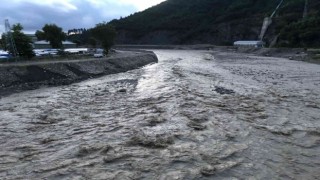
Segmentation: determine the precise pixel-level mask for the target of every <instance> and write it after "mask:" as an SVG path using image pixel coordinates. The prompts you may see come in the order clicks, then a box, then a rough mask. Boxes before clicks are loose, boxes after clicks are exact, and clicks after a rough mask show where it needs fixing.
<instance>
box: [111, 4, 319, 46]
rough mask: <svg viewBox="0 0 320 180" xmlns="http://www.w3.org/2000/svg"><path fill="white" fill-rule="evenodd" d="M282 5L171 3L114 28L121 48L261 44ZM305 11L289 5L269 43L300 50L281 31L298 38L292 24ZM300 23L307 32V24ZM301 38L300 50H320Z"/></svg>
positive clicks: (312, 11)
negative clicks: (266, 27)
mask: <svg viewBox="0 0 320 180" xmlns="http://www.w3.org/2000/svg"><path fill="white" fill-rule="evenodd" d="M278 3H279V0H268V1H265V0H223V1H222V0H167V1H165V2H163V3H161V4H160V5H158V6H154V7H152V8H149V9H147V10H145V11H143V12H139V13H135V14H133V15H130V16H128V17H126V18H122V19H120V20H113V21H111V22H110V24H112V25H114V26H115V27H116V29H117V31H118V32H119V35H118V39H117V43H138V44H139V43H140V44H194V43H215V44H220V45H222V44H231V43H232V42H233V41H236V40H255V39H257V37H258V35H259V33H260V29H261V26H262V21H263V19H264V17H267V16H270V15H271V13H272V12H273V10H274V9H275V7H276V6H277V5H278ZM309 3H310V6H309V8H310V13H309V16H308V18H307V19H305V20H303V22H304V21H308V22H309V21H314V20H312V19H314V18H315V16H317V15H318V13H317V11H318V9H320V6H319V4H320V3H319V2H318V0H309ZM303 9H304V0H285V2H284V5H283V6H282V7H281V8H280V10H279V12H278V14H277V16H276V17H275V19H274V21H275V24H276V25H274V26H272V28H273V29H271V30H270V31H269V32H268V33H267V36H266V39H265V40H266V41H271V40H272V39H273V38H274V37H275V36H277V35H279V34H280V36H279V40H280V41H279V42H281V44H282V45H286V46H296V45H295V44H292V43H297V42H295V41H293V40H291V39H290V38H291V37H290V35H289V37H287V35H284V33H281V32H285V31H288V30H289V31H292V34H296V33H300V32H293V31H294V30H293V29H294V28H295V27H296V26H297V25H294V24H297V23H298V24H300V23H302V14H303ZM302 24H304V29H305V30H309V25H306V23H302ZM301 26H302V25H301ZM299 27H300V25H299ZM303 32H304V33H306V32H305V31H303ZM312 32H314V31H312ZM318 32H319V31H318ZM310 33H311V32H310ZM314 33H316V32H314ZM311 34H312V33H311ZM312 36H313V37H315V36H316V35H314V34H313V35H312ZM301 38H302V39H303V43H301V44H300V43H299V44H297V46H300V45H307V46H311V44H312V46H314V45H316V44H315V43H314V42H312V43H311V42H309V41H308V40H307V38H309V36H306V39H305V38H304V36H302V37H301Z"/></svg>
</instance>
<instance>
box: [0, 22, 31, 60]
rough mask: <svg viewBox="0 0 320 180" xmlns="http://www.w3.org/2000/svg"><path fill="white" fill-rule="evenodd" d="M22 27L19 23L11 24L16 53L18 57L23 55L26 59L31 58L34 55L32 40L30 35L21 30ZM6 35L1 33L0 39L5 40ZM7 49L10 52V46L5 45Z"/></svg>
mask: <svg viewBox="0 0 320 180" xmlns="http://www.w3.org/2000/svg"><path fill="white" fill-rule="evenodd" d="M22 30H23V27H22V25H21V24H20V23H18V24H14V25H13V26H12V37H13V39H14V41H15V45H16V48H17V51H18V54H19V56H20V57H24V58H27V59H31V58H32V57H34V55H35V54H34V52H33V47H32V45H31V44H32V40H31V38H30V37H28V36H27V35H25V34H24V33H23V32H22ZM5 38H6V36H5V35H3V36H2V39H3V40H4V41H5V42H6V39H5ZM6 49H7V50H9V52H10V53H13V52H12V48H10V47H6Z"/></svg>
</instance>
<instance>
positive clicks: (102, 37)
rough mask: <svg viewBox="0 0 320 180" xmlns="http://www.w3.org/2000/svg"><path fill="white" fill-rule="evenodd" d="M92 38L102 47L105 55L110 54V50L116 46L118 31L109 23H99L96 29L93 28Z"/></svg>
mask: <svg viewBox="0 0 320 180" xmlns="http://www.w3.org/2000/svg"><path fill="white" fill-rule="evenodd" d="M90 31H91V36H92V37H93V38H94V39H95V40H96V41H97V42H98V43H100V45H101V46H102V48H103V49H104V51H105V54H108V52H109V50H110V48H111V47H112V46H113V44H114V40H115V37H116V34H117V33H116V30H115V28H114V27H113V26H111V25H110V24H107V23H105V22H104V23H99V24H97V25H96V27H94V28H92V29H91V30H90Z"/></svg>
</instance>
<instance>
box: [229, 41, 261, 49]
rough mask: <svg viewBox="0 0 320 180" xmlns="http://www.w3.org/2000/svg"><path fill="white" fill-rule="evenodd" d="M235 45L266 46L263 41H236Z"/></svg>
mask: <svg viewBox="0 0 320 180" xmlns="http://www.w3.org/2000/svg"><path fill="white" fill-rule="evenodd" d="M233 45H234V46H238V47H255V48H262V47H263V46H264V42H263V41H236V42H234V43H233Z"/></svg>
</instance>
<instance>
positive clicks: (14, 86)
mask: <svg viewBox="0 0 320 180" xmlns="http://www.w3.org/2000/svg"><path fill="white" fill-rule="evenodd" d="M157 61H158V59H157V56H156V55H155V54H154V53H152V52H130V51H128V52H124V51H120V52H117V53H115V54H114V55H112V56H111V57H108V58H101V59H86V60H68V61H48V62H25V63H14V64H0V97H1V96H4V95H9V94H12V93H15V92H20V91H23V90H30V89H36V88H39V87H41V86H56V85H66V84H71V83H74V82H79V81H81V80H85V79H89V78H94V77H98V76H102V75H108V74H114V73H121V72H125V71H128V70H132V69H136V68H139V67H142V66H145V65H147V64H150V63H155V62H157Z"/></svg>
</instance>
